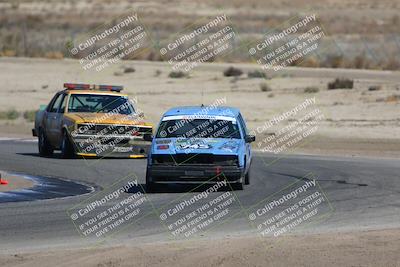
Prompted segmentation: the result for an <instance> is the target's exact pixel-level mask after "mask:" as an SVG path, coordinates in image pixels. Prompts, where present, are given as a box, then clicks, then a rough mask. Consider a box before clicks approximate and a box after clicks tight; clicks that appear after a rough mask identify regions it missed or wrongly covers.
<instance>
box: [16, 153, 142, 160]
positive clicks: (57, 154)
mask: <svg viewBox="0 0 400 267" xmlns="http://www.w3.org/2000/svg"><path fill="white" fill-rule="evenodd" d="M15 154H17V155H21V156H29V157H37V158H45V159H46V158H47V159H63V160H65V159H64V158H62V157H61V153H59V152H55V153H53V155H51V156H40V155H39V153H15ZM69 159H74V160H79V159H80V160H91V161H96V160H101V159H107V160H110V159H111V160H121V159H129V160H146V158H136V159H135V158H125V157H119V158H118V157H84V156H75V157H72V158H69Z"/></svg>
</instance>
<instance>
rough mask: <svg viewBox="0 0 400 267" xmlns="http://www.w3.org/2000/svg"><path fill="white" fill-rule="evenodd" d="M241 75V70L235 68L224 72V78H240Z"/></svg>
mask: <svg viewBox="0 0 400 267" xmlns="http://www.w3.org/2000/svg"><path fill="white" fill-rule="evenodd" d="M242 74H243V71H242V70H241V69H238V68H235V67H232V66H231V67H229V68H227V69H226V70H224V76H226V77H232V76H233V77H235V76H240V75H242Z"/></svg>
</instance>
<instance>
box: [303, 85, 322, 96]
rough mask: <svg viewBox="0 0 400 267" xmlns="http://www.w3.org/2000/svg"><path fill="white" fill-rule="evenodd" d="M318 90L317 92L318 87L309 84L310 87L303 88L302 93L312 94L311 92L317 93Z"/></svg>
mask: <svg viewBox="0 0 400 267" xmlns="http://www.w3.org/2000/svg"><path fill="white" fill-rule="evenodd" d="M318 92H319V89H318V87H315V86H310V87H306V88H304V93H308V94H312V93H318Z"/></svg>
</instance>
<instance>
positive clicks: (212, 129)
mask: <svg viewBox="0 0 400 267" xmlns="http://www.w3.org/2000/svg"><path fill="white" fill-rule="evenodd" d="M156 137H157V138H235V139H240V131H239V127H238V124H237V122H236V120H213V119H194V120H166V121H162V122H161V123H160V126H159V127H158V131H157V135H156Z"/></svg>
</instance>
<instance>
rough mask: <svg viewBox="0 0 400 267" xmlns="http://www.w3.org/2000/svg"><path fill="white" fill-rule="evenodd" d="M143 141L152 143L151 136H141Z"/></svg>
mask: <svg viewBox="0 0 400 267" xmlns="http://www.w3.org/2000/svg"><path fill="white" fill-rule="evenodd" d="M143 140H144V141H149V142H151V141H153V136H152V135H151V134H145V135H143Z"/></svg>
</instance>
